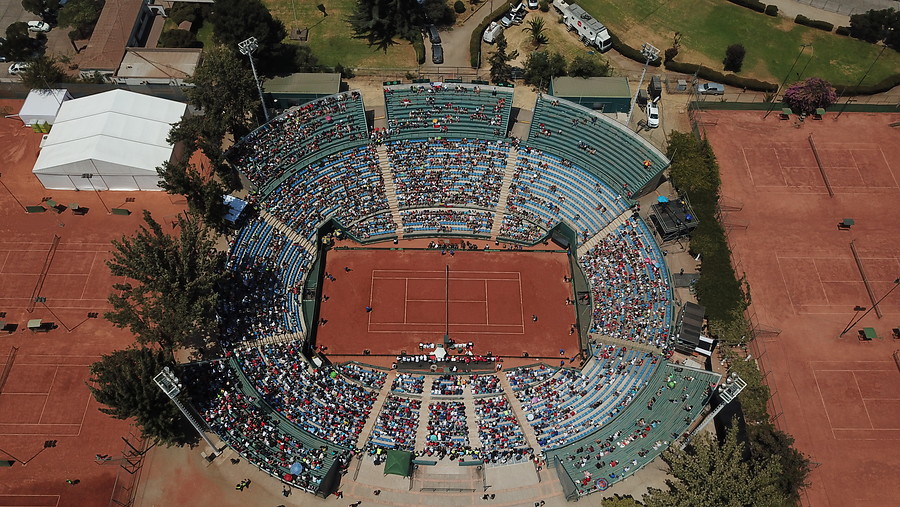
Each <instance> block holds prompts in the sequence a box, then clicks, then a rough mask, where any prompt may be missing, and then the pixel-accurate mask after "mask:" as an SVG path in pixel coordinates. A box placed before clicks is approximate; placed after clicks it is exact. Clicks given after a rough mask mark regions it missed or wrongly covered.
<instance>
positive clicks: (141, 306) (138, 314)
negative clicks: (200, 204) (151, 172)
mask: <svg viewBox="0 0 900 507" xmlns="http://www.w3.org/2000/svg"><path fill="white" fill-rule="evenodd" d="M144 222H145V223H146V225H144V226H141V228H140V230H139V231H138V232H137V233H135V235H134V236H131V237H124V236H123V237H122V238H121V239H118V240H113V242H112V245H113V250H112V259H111V260H108V261H107V262H106V264H107V266H109V269H110V271H111V272H112V275H113V276H116V277H125V278H126V281H124V282H120V283H116V284H115V285H113V289H114V290H115V292H113V293H112V294H110V296H109V302H110V304H111V305H112V310H110V311H108V312H106V314H105V315H104V317H105V318H106V319H107V320H109V321H110V322H112V323H113V324H114V325H115V326H116V327H120V328H128V329H129V330H131V332H132V333H134V335H135V337H136V338H137V340H138V342H140V343H142V344H150V343H155V344H159V345H160V346H161V347H162V348H163V349H166V350H173V349H174V348H176V347H180V346H185V345H196V344H197V343H198V341H201V340H202V339H203V337H205V336H207V335H215V334H216V318H215V308H216V288H217V286H218V283H219V281H220V280H221V278H222V262H221V258H220V256H218V255H216V254H214V253H213V252H214V250H213V247H214V246H215V243H214V241H213V239H212V238H211V235H210V233H209V231H208V230H207V229H206V228H205V227H204V226H203V225H202V224H201V223H200V222H199V221H198V220H197V219H195V218H193V217H191V216H185V215H179V216H178V219H177V220H176V222H175V223H174V224H173V225H174V226H175V227H176V228H177V229H178V233H177V234H167V233H166V232H165V231H163V228H162V226H161V225H160V224H159V223H158V222H156V221H155V220H154V219H153V217H152V216H151V215H150V212H149V211H146V210H145V211H144Z"/></svg>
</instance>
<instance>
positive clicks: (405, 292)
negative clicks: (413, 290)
mask: <svg viewBox="0 0 900 507" xmlns="http://www.w3.org/2000/svg"><path fill="white" fill-rule="evenodd" d="M408 296H409V278H407V279H406V283H404V284H403V322H406V303H408V302H409V299H407V297H408Z"/></svg>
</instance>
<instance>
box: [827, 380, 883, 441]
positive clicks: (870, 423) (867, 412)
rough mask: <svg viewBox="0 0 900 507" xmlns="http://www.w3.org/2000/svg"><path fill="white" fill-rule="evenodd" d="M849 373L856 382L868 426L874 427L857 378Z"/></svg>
mask: <svg viewBox="0 0 900 507" xmlns="http://www.w3.org/2000/svg"><path fill="white" fill-rule="evenodd" d="M851 375H852V376H853V383H854V384H856V391H857V392H858V393H859V399H860V400H862V402H863V410H865V411H866V419H868V420H869V428H871V429H875V425H874V424H872V416H870V415H869V407H867V406H866V399H865V398H863V395H862V389H860V388H859V380H857V379H856V373H851ZM832 429H834V428H832Z"/></svg>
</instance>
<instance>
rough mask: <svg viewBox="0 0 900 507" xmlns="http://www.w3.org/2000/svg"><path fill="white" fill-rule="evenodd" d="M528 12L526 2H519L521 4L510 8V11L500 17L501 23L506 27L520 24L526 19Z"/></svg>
mask: <svg viewBox="0 0 900 507" xmlns="http://www.w3.org/2000/svg"><path fill="white" fill-rule="evenodd" d="M526 14H528V8H527V7H525V4H524V3H519V5H517V6H515V7H513V8H512V9H510V10H509V12H507V13H506V14H505V15H504V16H503V17H502V18H501V19H500V24H501V25H503V27H504V28H509V27H511V26H512V25H518V24H519V23H521V22H522V20H524V19H525V15H526Z"/></svg>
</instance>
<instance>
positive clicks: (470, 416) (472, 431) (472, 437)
mask: <svg viewBox="0 0 900 507" xmlns="http://www.w3.org/2000/svg"><path fill="white" fill-rule="evenodd" d="M462 401H463V404H464V405H465V406H466V422H467V423H468V424H466V429H468V430H469V445H470V446H472V448H474V449H477V448H479V447H482V444H481V437H480V436H479V435H478V417H476V416H475V397H474V396H473V395H472V389H470V388H469V386H468V385H467V386H466V388H465V389H464V390H463V399H462Z"/></svg>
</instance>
